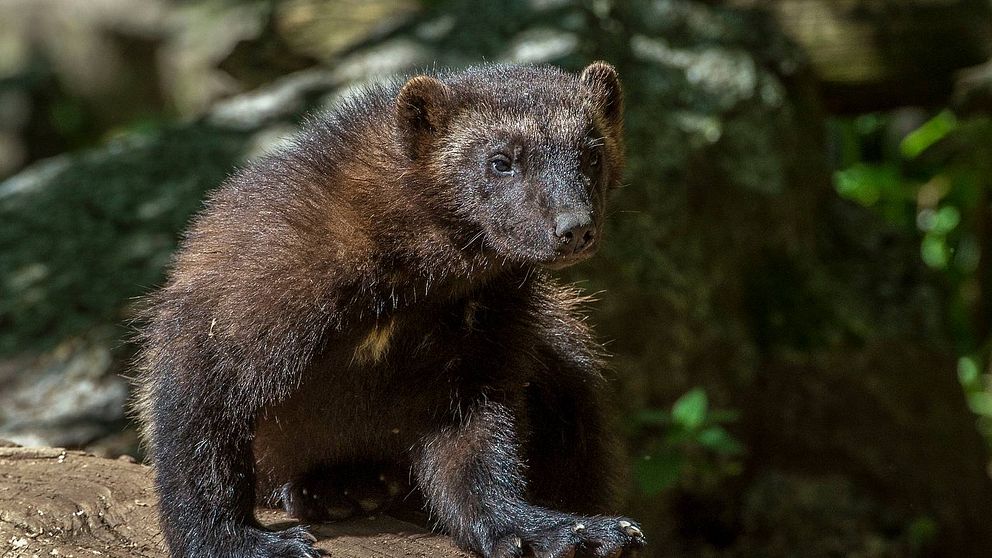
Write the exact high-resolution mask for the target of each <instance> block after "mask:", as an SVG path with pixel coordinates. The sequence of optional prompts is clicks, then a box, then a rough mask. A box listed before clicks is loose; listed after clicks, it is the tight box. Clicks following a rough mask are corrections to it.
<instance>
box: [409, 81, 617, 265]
mask: <svg viewBox="0 0 992 558" xmlns="http://www.w3.org/2000/svg"><path fill="white" fill-rule="evenodd" d="M396 115H397V130H398V131H399V141H400V143H401V144H402V145H403V146H404V149H405V151H406V154H407V155H408V156H409V157H410V158H411V160H413V161H414V162H415V163H416V164H415V167H416V168H418V169H421V170H422V171H424V172H427V173H428V174H429V175H430V176H431V177H432V178H433V180H434V181H435V182H436V184H433V185H432V186H431V187H436V188H437V194H438V196H439V199H443V200H444V204H445V205H446V206H447V208H448V209H450V211H451V212H452V213H453V214H454V215H455V216H456V217H457V220H458V221H459V222H461V223H470V224H471V225H472V227H471V229H472V230H468V231H466V234H472V237H471V238H472V239H474V240H473V243H472V244H471V245H470V246H468V247H467V248H466V249H476V250H479V249H482V250H489V251H491V252H492V253H493V254H494V255H496V256H499V257H502V258H504V259H506V260H509V261H515V262H521V263H530V264H533V263H536V264H541V265H545V266H548V267H553V268H559V267H564V266H567V265H571V264H573V263H576V262H578V261H581V260H583V259H585V258H587V257H589V256H590V255H592V254H593V253H594V252H595V251H596V248H597V247H598V245H599V244H600V237H601V235H602V226H603V217H604V211H605V205H606V196H607V193H608V192H609V191H610V190H612V189H614V188H616V187H617V186H618V185H619V182H620V179H621V175H622V172H623V145H622V137H621V136H622V129H623V98H622V93H621V89H620V82H619V79H618V78H617V73H616V71H615V70H614V69H613V67H612V66H610V65H609V64H606V63H603V62H595V63H593V64H591V65H589V66H588V67H586V68H585V69H584V70H583V71H582V72H581V73H580V74H579V75H574V74H569V73H566V72H564V71H562V70H559V69H557V68H554V67H548V66H484V67H478V68H470V69H468V70H466V71H464V72H460V73H457V74H451V75H439V76H416V77H413V78H412V79H410V80H409V81H407V82H406V84H405V85H404V86H403V87H402V89H401V90H400V93H399V95H398V97H397V101H396Z"/></svg>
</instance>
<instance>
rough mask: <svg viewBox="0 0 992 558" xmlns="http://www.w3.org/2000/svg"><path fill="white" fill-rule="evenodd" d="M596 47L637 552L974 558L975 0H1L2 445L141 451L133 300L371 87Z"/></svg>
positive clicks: (597, 311) (989, 401) (978, 10)
mask: <svg viewBox="0 0 992 558" xmlns="http://www.w3.org/2000/svg"><path fill="white" fill-rule="evenodd" d="M594 59H603V60H607V61H609V62H611V63H613V64H614V65H615V66H616V67H617V68H618V69H619V71H620V74H621V77H622V79H623V82H624V87H625V91H626V99H627V116H626V122H627V141H628V151H629V157H630V162H629V169H628V174H627V187H626V188H624V189H623V190H621V191H620V192H619V193H618V194H617V195H616V196H615V198H614V200H613V209H614V211H613V213H612V215H611V217H610V223H609V231H608V241H607V242H606V244H605V247H604V250H603V251H601V253H600V255H598V256H597V257H596V258H594V259H593V260H591V261H589V262H587V263H585V264H583V265H582V266H580V267H578V268H576V269H573V270H570V271H569V273H568V278H569V279H570V280H574V281H578V282H580V284H581V285H582V286H583V287H584V288H586V289H587V290H588V291H591V292H596V293H598V295H597V297H598V299H599V300H598V302H597V303H596V304H595V305H594V307H593V311H592V319H593V321H594V322H595V323H596V326H597V328H598V331H599V333H600V335H601V337H602V338H603V339H605V340H606V341H607V342H608V348H609V350H610V351H611V352H612V353H613V354H614V357H613V359H612V363H613V370H612V371H611V377H612V378H613V383H612V385H613V386H614V388H615V390H616V401H617V404H616V406H617V411H618V415H619V416H620V417H621V422H620V426H621V427H622V428H621V429H620V431H619V432H620V434H621V435H622V436H623V437H624V439H625V442H626V445H627V448H628V454H627V461H626V463H625V466H626V471H627V478H628V480H629V483H628V485H627V487H626V488H627V505H626V509H625V510H624V511H625V512H626V513H628V514H630V515H632V516H634V517H636V518H638V519H640V520H642V521H643V523H644V525H645V527H646V531H647V533H648V537H649V539H650V542H651V544H650V547H649V549H648V550H649V552H648V554H649V555H651V556H664V557H667V556H703V557H792V556H795V557H834V556H855V557H888V556H893V557H895V556H953V557H972V556H975V557H978V556H989V555H992V554H990V553H992V550H990V549H992V481H990V470H992V469H990V466H989V451H988V450H989V448H990V445H992V375H990V367H989V366H990V349H992V331H990V325H992V321H990V317H992V316H990V315H992V299H990V296H989V291H990V289H992V213H990V209H992V205H990V201H992V200H990V195H992V119H990V110H992V61H990V59H992V1H990V0H725V1H719V0H654V1H648V0H638V1H630V2H621V1H611V0H589V1H569V0H508V1H502V2H459V1H454V0H369V1H359V0H286V1H281V2H280V1H275V0H240V1H236V0H207V1H202V2H193V1H180V0H171V1H170V0H85V1H84V0H0V180H2V181H0V438H4V439H9V440H12V441H15V442H17V443H20V444H24V445H38V444H40V445H54V446H65V447H71V448H86V449H88V450H90V451H93V452H96V453H98V454H104V455H108V456H117V455H121V454H130V455H136V456H139V457H140V455H141V454H140V452H141V450H140V448H139V447H138V445H137V440H136V436H135V429H134V425H133V424H132V422H131V421H130V420H129V418H128V416H127V414H126V413H125V404H126V401H127V399H128V395H129V389H130V387H129V383H128V380H127V376H128V375H129V364H128V363H129V358H130V357H131V356H132V354H133V351H134V347H133V346H132V344H131V343H130V342H129V341H128V336H129V334H130V332H131V327H132V326H131V325H129V320H130V319H131V318H132V316H133V313H134V307H135V305H136V297H140V296H141V295H142V294H144V293H147V292H148V291H149V290H150V289H152V288H153V287H154V286H155V285H157V284H159V283H160V282H161V280H162V277H163V268H164V266H165V265H167V263H168V261H169V258H170V253H171V251H172V250H173V249H174V247H175V245H176V241H177V238H178V235H179V233H180V231H181V230H182V229H183V227H184V225H185V223H186V222H187V221H188V219H189V218H190V215H191V214H192V213H193V212H195V211H196V210H197V209H198V208H199V207H200V205H201V199H202V197H203V194H204V192H205V191H207V190H209V189H211V188H213V187H215V186H216V185H217V184H219V183H220V181H222V180H223V179H224V177H225V176H226V175H227V174H228V173H229V172H230V170H231V169H232V167H233V166H235V165H238V164H239V163H242V162H243V161H245V160H246V159H247V158H250V157H252V156H255V155H257V154H259V153H261V152H264V151H265V150H267V149H272V148H273V147H275V146H278V145H280V143H281V142H283V141H285V139H286V138H287V137H288V136H289V135H291V134H292V133H293V132H294V130H296V128H297V126H298V123H299V122H300V121H301V118H302V117H303V115H304V114H305V113H307V112H308V111H313V110H320V109H322V108H324V107H327V106H330V105H333V103H334V102H335V99H336V98H337V97H338V96H339V95H341V94H342V93H343V92H345V91H346V90H347V89H348V88H349V87H352V86H355V85H356V84H359V83H361V82H362V81H364V80H367V79H369V78H372V77H375V76H379V75H384V74H393V73H398V72H409V71H412V70H414V69H416V68H422V67H429V66H434V65H437V66H451V67H461V66H465V65H468V64H472V63H478V62H481V61H514V62H539V63H545V62H547V63H553V64H558V65H561V66H563V67H566V68H569V69H572V70H577V69H580V68H581V67H582V66H584V65H585V64H586V63H588V62H589V61H591V60H594Z"/></svg>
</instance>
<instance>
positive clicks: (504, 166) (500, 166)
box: [489, 154, 513, 175]
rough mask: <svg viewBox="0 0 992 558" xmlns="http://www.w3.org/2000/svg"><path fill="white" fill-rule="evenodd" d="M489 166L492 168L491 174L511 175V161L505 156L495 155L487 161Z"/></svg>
mask: <svg viewBox="0 0 992 558" xmlns="http://www.w3.org/2000/svg"><path fill="white" fill-rule="evenodd" d="M489 166H490V167H492V169H493V172H495V173H496V174H502V175H509V174H513V161H511V160H510V158H509V157H507V156H506V155H503V154H500V155H496V156H495V157H493V158H492V159H490V160H489Z"/></svg>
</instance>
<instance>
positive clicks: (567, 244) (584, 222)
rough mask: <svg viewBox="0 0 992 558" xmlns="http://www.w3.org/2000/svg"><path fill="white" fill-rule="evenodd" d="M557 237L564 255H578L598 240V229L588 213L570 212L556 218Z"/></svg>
mask: <svg viewBox="0 0 992 558" xmlns="http://www.w3.org/2000/svg"><path fill="white" fill-rule="evenodd" d="M555 235H556V236H557V237H558V240H559V242H561V249H560V250H561V253H562V254H566V255H569V254H578V253H579V252H581V251H583V250H585V249H586V247H588V246H589V245H590V244H592V241H593V240H594V239H595V238H596V227H594V226H593V224H592V215H591V214H590V213H589V212H588V211H568V212H565V213H561V214H559V215H558V216H557V217H555Z"/></svg>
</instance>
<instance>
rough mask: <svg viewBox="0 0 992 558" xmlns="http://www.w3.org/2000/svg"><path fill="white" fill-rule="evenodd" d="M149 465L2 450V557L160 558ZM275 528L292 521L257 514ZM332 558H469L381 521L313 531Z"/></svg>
mask: <svg viewBox="0 0 992 558" xmlns="http://www.w3.org/2000/svg"><path fill="white" fill-rule="evenodd" d="M156 501H157V499H156V496H155V491H154V490H153V488H152V474H151V469H150V468H149V467H148V466H145V465H141V464H138V463H134V461H133V460H132V459H130V458H126V457H125V458H121V459H117V460H111V459H104V458H101V457H96V456H93V455H91V454H86V453H83V452H78V451H66V450H62V449H58V448H21V447H0V557H2V558H22V557H24V558H27V557H34V556H37V557H51V556H61V557H84V556H85V557H95V556H110V557H120V558H165V557H166V556H167V554H166V551H165V545H164V542H163V540H162V536H161V532H160V529H159V523H158V516H157V513H156V509H155V508H156ZM258 517H259V520H260V521H261V522H262V523H263V524H264V525H266V526H268V527H272V528H285V527H288V526H291V525H293V524H295V523H296V522H295V521H293V520H292V519H290V518H289V517H288V516H287V515H286V514H284V513H283V512H281V511H276V510H261V509H260V510H259V511H258ZM310 531H311V533H313V534H314V535H315V536H316V537H317V539H318V542H317V547H318V548H320V549H322V550H324V551H325V552H328V553H330V555H331V556H334V557H335V558H338V557H341V558H369V557H373V556H374V557H383V558H390V557H400V556H404V557H425V558H426V557H436V558H456V557H461V558H468V557H470V556H471V555H470V554H467V553H464V552H462V551H460V550H458V549H457V548H456V547H455V546H454V544H453V543H452V542H451V540H450V539H449V538H447V537H444V536H441V535H437V534H433V533H430V532H429V531H427V530H425V529H424V528H423V527H420V526H418V525H414V524H412V523H407V522H405V521H400V520H398V519H394V518H391V517H386V516H377V517H371V518H362V519H356V520H351V521H345V522H339V523H333V524H322V525H315V526H311V529H310Z"/></svg>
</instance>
